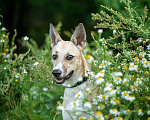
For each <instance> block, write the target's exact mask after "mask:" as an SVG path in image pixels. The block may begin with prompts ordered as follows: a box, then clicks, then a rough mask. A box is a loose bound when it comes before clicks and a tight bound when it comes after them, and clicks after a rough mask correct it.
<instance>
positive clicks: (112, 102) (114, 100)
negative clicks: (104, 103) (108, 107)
mask: <svg viewBox="0 0 150 120" xmlns="http://www.w3.org/2000/svg"><path fill="white" fill-rule="evenodd" d="M110 103H111V104H112V105H117V104H119V103H120V101H119V100H117V99H116V98H112V99H111V100H110Z"/></svg>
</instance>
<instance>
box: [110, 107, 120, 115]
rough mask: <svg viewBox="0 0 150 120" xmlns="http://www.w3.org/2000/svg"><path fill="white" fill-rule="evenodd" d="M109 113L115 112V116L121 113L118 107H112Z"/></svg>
mask: <svg viewBox="0 0 150 120" xmlns="http://www.w3.org/2000/svg"><path fill="white" fill-rule="evenodd" d="M109 113H110V114H113V115H114V116H117V115H119V112H118V110H117V109H116V108H113V109H110V110H109Z"/></svg>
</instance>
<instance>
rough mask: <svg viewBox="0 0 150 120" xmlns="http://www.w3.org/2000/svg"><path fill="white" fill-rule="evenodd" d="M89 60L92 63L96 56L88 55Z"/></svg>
mask: <svg viewBox="0 0 150 120" xmlns="http://www.w3.org/2000/svg"><path fill="white" fill-rule="evenodd" d="M86 59H87V62H89V63H92V61H93V60H94V58H93V57H92V56H91V55H86Z"/></svg>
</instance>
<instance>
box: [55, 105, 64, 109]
mask: <svg viewBox="0 0 150 120" xmlns="http://www.w3.org/2000/svg"><path fill="white" fill-rule="evenodd" d="M56 109H57V110H64V107H63V106H62V105H61V104H60V105H59V106H57V108H56Z"/></svg>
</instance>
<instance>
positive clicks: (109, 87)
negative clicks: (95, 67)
mask: <svg viewBox="0 0 150 120" xmlns="http://www.w3.org/2000/svg"><path fill="white" fill-rule="evenodd" d="M112 88H113V84H112V83H107V84H106V87H105V88H104V91H110V90H111V89H112Z"/></svg>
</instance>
